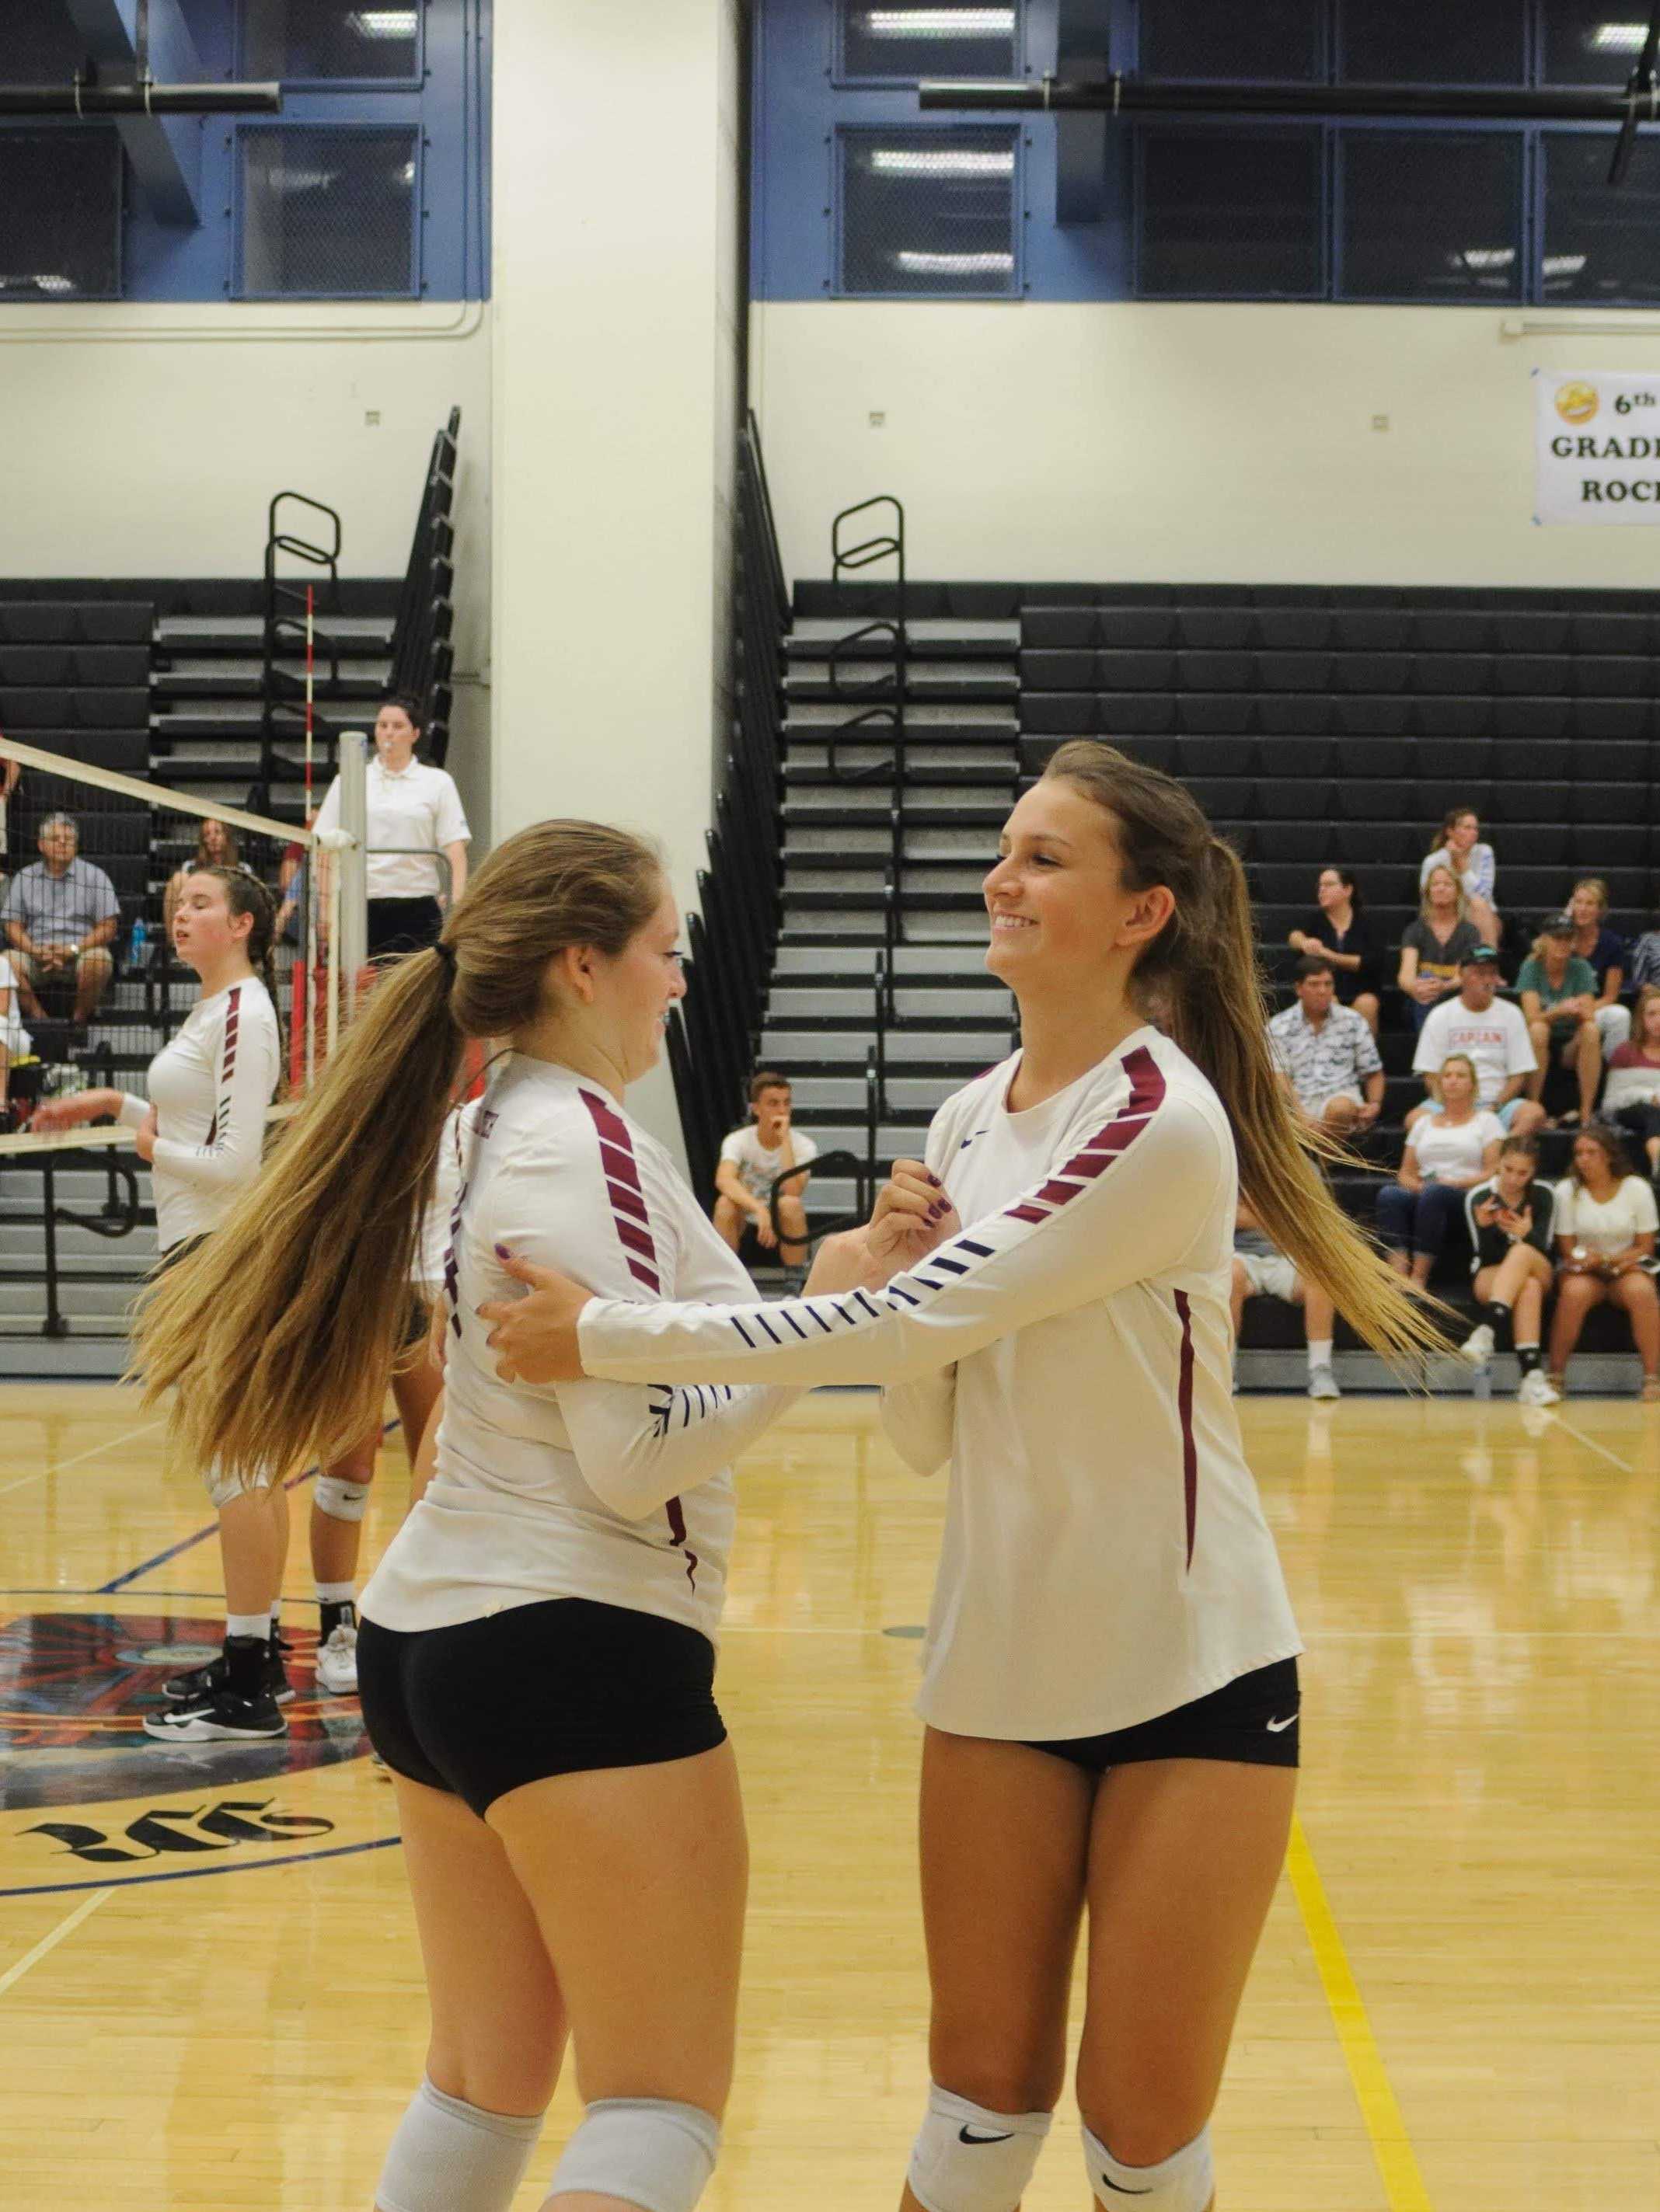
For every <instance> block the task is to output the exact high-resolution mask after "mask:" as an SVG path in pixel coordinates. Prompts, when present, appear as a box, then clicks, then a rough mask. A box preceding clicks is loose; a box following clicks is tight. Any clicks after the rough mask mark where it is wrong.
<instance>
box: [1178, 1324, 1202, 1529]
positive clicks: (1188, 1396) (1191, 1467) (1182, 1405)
mask: <svg viewBox="0 0 1660 2212" xmlns="http://www.w3.org/2000/svg"><path fill="white" fill-rule="evenodd" d="M1176 1311H1177V1317H1178V1318H1179V1320H1180V1322H1181V1323H1182V1364H1181V1368H1180V1370H1179V1372H1178V1375H1177V1384H1176V1407H1177V1413H1179V1414H1180V1416H1181V1419H1182V1493H1183V1501H1184V1503H1185V1504H1186V1508H1187V1516H1188V1565H1189V1566H1191V1565H1193V1538H1194V1530H1195V1526H1196V1525H1197V1522H1198V1518H1199V1452H1198V1448H1197V1446H1196V1445H1195V1443H1194V1440H1193V1309H1192V1307H1191V1306H1190V1305H1189V1303H1188V1294H1187V1292H1186V1291H1177V1293H1176Z"/></svg>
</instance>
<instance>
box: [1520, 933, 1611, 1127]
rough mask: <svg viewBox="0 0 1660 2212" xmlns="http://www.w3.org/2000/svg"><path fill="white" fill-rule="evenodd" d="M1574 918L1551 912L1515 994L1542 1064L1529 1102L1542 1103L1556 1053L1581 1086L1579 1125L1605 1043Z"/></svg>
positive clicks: (1586, 1114)
mask: <svg viewBox="0 0 1660 2212" xmlns="http://www.w3.org/2000/svg"><path fill="white" fill-rule="evenodd" d="M1573 938H1574V920H1573V916H1572V915H1571V914H1566V913H1563V914H1548V915H1546V916H1545V919H1544V921H1542V922H1541V924H1540V925H1539V934H1538V936H1537V937H1535V939H1534V940H1533V950H1532V951H1531V952H1530V953H1529V955H1528V957H1527V958H1526V959H1525V960H1524V961H1523V963H1522V972H1521V974H1520V975H1517V979H1516V989H1517V996H1518V997H1519V998H1520V1000H1521V1001H1522V1012H1523V1018H1525V1020H1526V1022H1527V1024H1528V1038H1529V1042H1530V1043H1531V1044H1532V1046H1533V1052H1534V1058H1535V1060H1536V1061H1537V1063H1538V1065H1537V1066H1535V1069H1534V1072H1533V1073H1532V1074H1531V1075H1530V1076H1529V1078H1528V1079H1527V1093H1528V1096H1529V1098H1536V1099H1541V1100H1542V1098H1543V1096H1544V1090H1545V1075H1546V1072H1547V1071H1548V1068H1549V1066H1550V1064H1551V1057H1552V1055H1553V1054H1554V1055H1555V1057H1556V1059H1557V1060H1558V1061H1559V1062H1560V1064H1561V1066H1564V1067H1571V1068H1572V1070H1573V1071H1574V1073H1575V1075H1576V1076H1577V1077H1578V1083H1579V1114H1578V1119H1579V1120H1580V1121H1590V1117H1591V1111H1592V1109H1593V1108H1594V1107H1595V1105H1596V1086H1597V1085H1598V1084H1599V1083H1601V1081H1602V1036H1601V1034H1600V1033H1599V1031H1598V1030H1597V1027H1596V972H1595V970H1594V969H1592V967H1591V964H1590V961H1589V960H1582V959H1581V958H1580V957H1579V955H1578V953H1577V952H1576V951H1574V949H1573Z"/></svg>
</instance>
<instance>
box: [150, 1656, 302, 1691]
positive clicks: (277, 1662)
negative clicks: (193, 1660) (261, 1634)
mask: <svg viewBox="0 0 1660 2212" xmlns="http://www.w3.org/2000/svg"><path fill="white" fill-rule="evenodd" d="M229 1687H230V1672H229V1667H228V1662H227V1661H226V1658H225V1655H224V1653H223V1652H221V1653H220V1654H219V1656H218V1657H217V1658H216V1659H210V1660H208V1661H207V1662H205V1664H204V1665H203V1666H200V1667H192V1668H188V1669H187V1670H186V1671H185V1673H184V1674H169V1675H168V1677H167V1680H166V1681H165V1682H163V1683H162V1685H161V1695H162V1696H163V1697H164V1698H165V1699H167V1702H168V1704H169V1705H201V1704H202V1703H203V1702H204V1699H209V1698H216V1697H217V1696H218V1694H219V1692H221V1691H222V1690H227V1689H228V1688H229ZM265 1691H266V1693H267V1694H268V1695H269V1696H270V1697H271V1698H274V1699H276V1701H277V1704H278V1705H291V1704H292V1703H293V1702H294V1694H295V1693H294V1686H293V1684H292V1683H291V1682H290V1681H289V1675H288V1669H287V1668H286V1667H284V1666H283V1654H282V1650H281V1648H279V1647H278V1646H277V1644H272V1645H271V1656H270V1658H269V1659H268V1660H267V1661H266V1662H265Z"/></svg>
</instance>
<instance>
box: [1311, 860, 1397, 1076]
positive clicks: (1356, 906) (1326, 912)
mask: <svg viewBox="0 0 1660 2212" xmlns="http://www.w3.org/2000/svg"><path fill="white" fill-rule="evenodd" d="M1314 896H1315V898H1316V902H1317V910H1316V912H1315V913H1313V914H1311V915H1310V916H1309V919H1308V921H1307V923H1306V925H1305V926H1304V927H1303V928H1301V929H1293V930H1292V933H1291V936H1290V939H1289V940H1288V941H1289V942H1290V944H1291V945H1292V948H1293V950H1295V951H1298V952H1303V953H1308V954H1310V955H1318V954H1322V953H1323V954H1324V956H1325V957H1326V958H1327V959H1328V960H1329V961H1330V963H1331V968H1332V974H1333V975H1334V977H1335V980H1336V984H1337V1003H1338V1005H1339V1006H1353V1009H1354V1011H1355V1012H1356V1013H1357V1014H1359V1016H1360V1018H1361V1019H1362V1020H1363V1021H1364V1022H1365V1024H1366V1027H1367V1028H1368V1029H1369V1030H1371V1033H1372V1035H1373V1036H1377V993H1378V988H1379V969H1380V966H1381V961H1380V949H1381V948H1380V945H1379V940H1378V935H1377V928H1376V927H1375V926H1374V925H1373V923H1372V921H1371V917H1370V916H1369V915H1368V914H1367V912H1366V907H1365V900H1364V899H1363V898H1362V897H1361V896H1360V892H1359V886H1358V885H1357V884H1356V883H1355V880H1354V878H1353V876H1352V875H1351V874H1350V872H1349V871H1348V870H1347V868H1339V867H1329V868H1322V869H1321V871H1320V878H1319V881H1318V882H1317V883H1316V885H1315V887H1314Z"/></svg>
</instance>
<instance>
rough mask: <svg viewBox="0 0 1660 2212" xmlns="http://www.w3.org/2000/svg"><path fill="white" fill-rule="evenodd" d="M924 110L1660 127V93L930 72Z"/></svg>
mask: <svg viewBox="0 0 1660 2212" xmlns="http://www.w3.org/2000/svg"><path fill="white" fill-rule="evenodd" d="M917 94H918V97H919V99H920V101H921V106H923V107H924V108H946V107H948V108H952V109H955V110H956V111H958V112H959V113H962V112H980V113H1007V112H1018V113H1023V114H1032V113H1037V114H1040V115H1041V114H1043V113H1045V112H1049V113H1055V114H1067V113H1080V112H1081V113H1085V114H1098V113H1101V112H1105V113H1106V114H1109V115H1235V116H1237V115H1274V116H1283V115H1305V116H1310V117H1314V118H1322V117H1327V116H1330V117H1335V118H1341V117H1343V116H1375V117H1380V118H1394V119H1395V120H1398V121H1400V122H1403V123H1410V122H1415V121H1419V120H1422V119H1426V118H1441V119H1444V120H1447V121H1453V122H1465V123H1608V124H1618V125H1630V126H1632V127H1633V128H1634V127H1635V126H1636V125H1640V124H1650V123H1654V124H1660V91H1656V92H1646V93H1644V94H1641V95H1640V96H1639V95H1635V94H1628V93H1624V92H1596V91H1579V92H1527V91H1519V90H1518V91H1504V90H1493V91H1487V90H1483V89H1481V88H1474V89H1472V88H1462V89H1460V88H1442V87H1439V86H1424V87H1420V88H1403V87H1402V86H1399V85H1320V84H1188V83H1164V82H1159V81H1158V80H1157V79H1155V78H1151V77H1138V76H1122V75H1115V76H1107V77H1104V78H1099V79H1097V78H1086V79H1073V78H1067V77H1060V76H1048V77H1039V78H1031V77H1011V78H1006V79H1005V78H1002V77H961V78H947V77H927V78H925V79H924V80H923V82H921V84H920V85H919V86H918V87H917Z"/></svg>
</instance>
